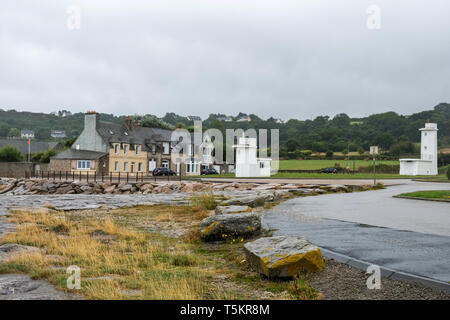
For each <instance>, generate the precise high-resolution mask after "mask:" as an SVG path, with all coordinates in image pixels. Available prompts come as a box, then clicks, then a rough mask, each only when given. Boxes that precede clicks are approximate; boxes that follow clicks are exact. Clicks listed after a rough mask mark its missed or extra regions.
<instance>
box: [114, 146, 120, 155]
mask: <svg viewBox="0 0 450 320" xmlns="http://www.w3.org/2000/svg"><path fill="white" fill-rule="evenodd" d="M114 153H119V145H118V144H116V145H115V146H114Z"/></svg>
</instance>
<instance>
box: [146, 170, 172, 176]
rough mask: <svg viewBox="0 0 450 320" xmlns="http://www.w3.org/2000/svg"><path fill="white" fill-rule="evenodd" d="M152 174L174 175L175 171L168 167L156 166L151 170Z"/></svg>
mask: <svg viewBox="0 0 450 320" xmlns="http://www.w3.org/2000/svg"><path fill="white" fill-rule="evenodd" d="M152 174H153V175H154V176H175V175H176V173H175V172H174V171H172V170H170V169H169V168H156V169H154V170H153V171H152Z"/></svg>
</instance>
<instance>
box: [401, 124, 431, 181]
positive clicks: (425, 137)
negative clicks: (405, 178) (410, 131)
mask: <svg viewBox="0 0 450 320" xmlns="http://www.w3.org/2000/svg"><path fill="white" fill-rule="evenodd" d="M419 131H420V132H421V139H420V159H400V174H401V175H412V176H415V175H437V174H438V165H437V132H438V128H437V124H436V123H425V128H421V129H419Z"/></svg>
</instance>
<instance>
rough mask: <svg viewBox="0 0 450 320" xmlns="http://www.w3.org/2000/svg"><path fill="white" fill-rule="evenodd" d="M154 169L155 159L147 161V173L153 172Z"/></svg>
mask: <svg viewBox="0 0 450 320" xmlns="http://www.w3.org/2000/svg"><path fill="white" fill-rule="evenodd" d="M155 168H156V161H155V159H151V160H149V161H148V171H153V170H154V169H155Z"/></svg>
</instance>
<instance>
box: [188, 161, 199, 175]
mask: <svg viewBox="0 0 450 320" xmlns="http://www.w3.org/2000/svg"><path fill="white" fill-rule="evenodd" d="M186 173H192V174H199V173H200V162H197V161H189V162H186Z"/></svg>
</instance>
